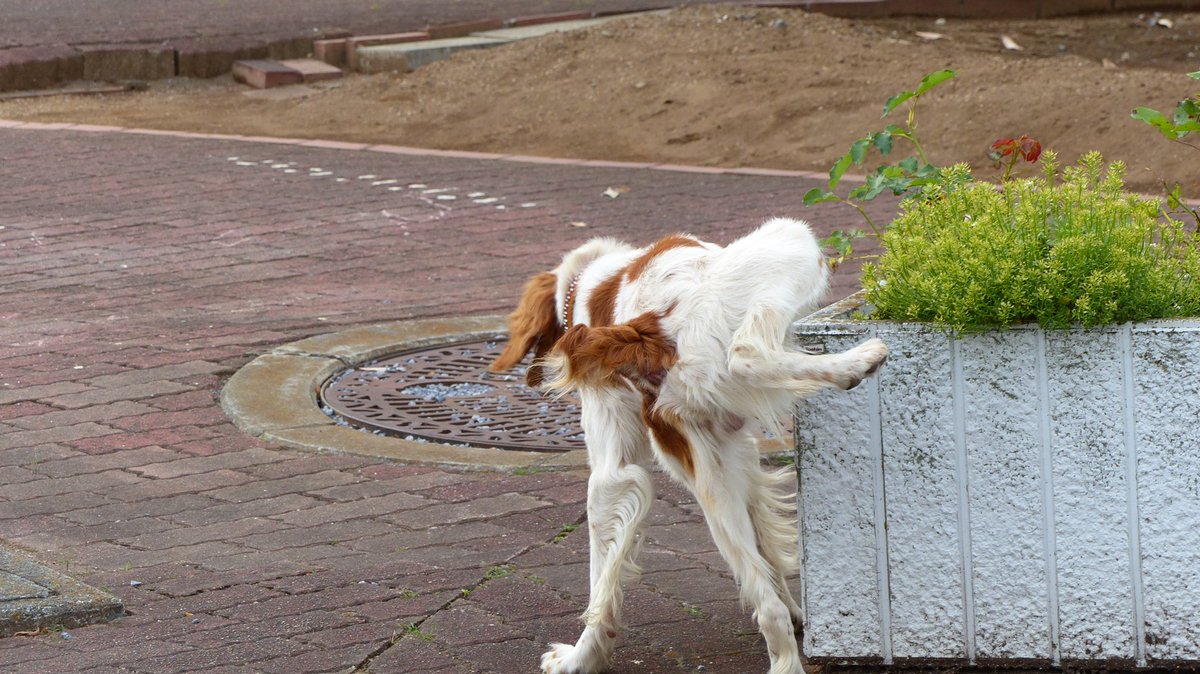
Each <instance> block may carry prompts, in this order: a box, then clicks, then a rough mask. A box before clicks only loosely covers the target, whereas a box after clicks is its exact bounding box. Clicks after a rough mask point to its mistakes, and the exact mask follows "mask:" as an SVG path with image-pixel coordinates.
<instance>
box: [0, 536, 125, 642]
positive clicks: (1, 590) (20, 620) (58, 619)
mask: <svg viewBox="0 0 1200 674" xmlns="http://www.w3.org/2000/svg"><path fill="white" fill-rule="evenodd" d="M124 613H125V607H124V605H123V604H122V603H121V600H120V599H117V598H116V597H114V596H112V595H111V594H108V593H107V592H102V591H100V590H97V589H96V588H94V587H91V586H89V585H85V584H84V583H81V582H79V581H78V580H75V579H74V578H71V577H70V576H67V575H64V574H61V573H59V572H57V571H55V570H53V569H51V568H49V567H46V566H44V565H42V564H40V563H38V562H37V561H36V560H35V559H33V558H32V557H30V556H28V555H26V554H25V553H23V552H21V551H19V550H17V549H16V548H13V547H11V546H8V545H5V544H4V543H3V542H0V637H7V636H12V635H14V634H17V633H19V632H36V631H38V630H42V629H46V628H54V629H59V628H60V627H79V626H81V625H88V624H91V623H95V622H104V621H108V620H112V619H114V618H118V617H120V616H122V615H124Z"/></svg>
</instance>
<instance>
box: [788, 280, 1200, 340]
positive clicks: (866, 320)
mask: <svg viewBox="0 0 1200 674" xmlns="http://www.w3.org/2000/svg"><path fill="white" fill-rule="evenodd" d="M866 298H867V291H865V290H859V291H857V292H855V293H854V294H852V295H848V296H847V297H844V298H842V299H840V300H838V301H836V302H834V303H833V304H830V305H828V306H826V307H824V308H822V309H818V310H817V311H815V312H813V313H811V314H809V315H807V316H805V317H803V318H800V319H797V320H796V321H795V322H794V323H793V324H792V333H793V335H805V334H814V333H820V334H866V333H868V332H869V331H871V330H872V329H877V328H879V327H882V326H887V328H888V329H889V330H893V331H914V332H929V331H933V332H943V333H946V334H950V332H951V331H950V330H948V329H946V328H944V327H941V326H938V325H936V324H934V323H930V322H926V321H895V320H886V319H877V318H871V317H870V316H864V317H855V315H854V314H855V313H856V312H858V311H860V310H866V311H868V312H869V311H870V310H871V308H872V307H871V306H870V305H869V304H867V300H866ZM1127 326H1128V328H1131V329H1132V330H1133V332H1138V333H1154V332H1200V317H1196V318H1156V319H1151V320H1146V321H1137V322H1132V323H1129V322H1126V323H1110V324H1107V325H1100V326H1094V327H1090V328H1085V327H1083V326H1079V325H1076V326H1072V327H1070V328H1043V327H1042V326H1040V325H1038V324H1036V323H1020V324H1017V325H1010V326H1007V327H1005V328H992V329H989V330H985V331H984V332H985V333H987V332H993V331H1001V330H1003V331H1008V330H1045V331H1047V332H1053V333H1115V332H1120V331H1121V330H1123V329H1127Z"/></svg>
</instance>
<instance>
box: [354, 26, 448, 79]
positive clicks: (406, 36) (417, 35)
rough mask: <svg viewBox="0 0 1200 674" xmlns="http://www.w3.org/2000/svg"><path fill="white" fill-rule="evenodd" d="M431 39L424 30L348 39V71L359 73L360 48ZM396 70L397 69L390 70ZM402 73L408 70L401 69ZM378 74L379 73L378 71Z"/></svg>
mask: <svg viewBox="0 0 1200 674" xmlns="http://www.w3.org/2000/svg"><path fill="white" fill-rule="evenodd" d="M428 39H430V37H429V33H427V32H425V31H423V30H415V31H410V32H407V33H387V34H383V35H360V36H358V37H350V38H347V39H346V47H345V49H346V54H345V59H346V70H349V71H351V72H356V71H358V67H359V63H358V49H359V47H377V46H379V45H386V44H404V43H406V42H422V41H425V40H428ZM389 70H396V68H389ZM399 70H400V71H401V72H407V70H404V69H399ZM376 72H378V71H376Z"/></svg>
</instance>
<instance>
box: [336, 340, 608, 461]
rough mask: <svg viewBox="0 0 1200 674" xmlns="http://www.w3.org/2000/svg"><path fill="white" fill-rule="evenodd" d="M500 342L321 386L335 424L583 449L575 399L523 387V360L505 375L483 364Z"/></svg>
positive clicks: (401, 361)
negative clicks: (336, 421)
mask: <svg viewBox="0 0 1200 674" xmlns="http://www.w3.org/2000/svg"><path fill="white" fill-rule="evenodd" d="M503 346H504V342H503V341H500V340H480V341H472V342H460V343H454V344H443V345H439V346H435V347H429V348H425V349H421V350H416V351H407V352H404V353H400V354H396V355H392V356H388V357H386V358H383V359H380V360H376V361H373V362H370V363H366V364H363V365H360V366H358V367H354V368H351V369H348V370H345V371H343V372H341V373H339V374H337V375H335V376H334V377H333V378H331V379H330V380H329V381H327V382H326V383H325V385H324V386H322V387H321V404H322V409H324V410H325V412H326V414H329V415H330V416H332V417H334V419H336V420H338V421H339V423H346V424H348V425H351V426H357V427H359V428H363V429H366V430H370V431H374V432H377V433H383V434H386V435H395V436H400V437H412V438H420V439H424V440H429V441H433V442H440V443H449V444H458V445H470V446H474V447H497V448H501V449H514V450H524V451H536V452H568V451H572V450H576V449H584V448H585V445H584V442H583V430H582V429H581V428H580V425H579V401H578V399H577V398H575V397H574V396H564V397H561V398H553V397H548V396H545V395H543V394H541V393H539V392H538V391H536V390H534V389H531V388H529V387H528V386H526V385H525V368H526V367H527V366H528V364H529V363H528V360H526V361H523V362H522V363H521V364H520V365H519V366H517V367H515V368H513V369H512V370H510V371H508V372H502V373H492V372H488V371H487V366H488V364H490V363H491V362H492V361H493V360H495V358H496V356H498V355H499V354H500V350H501V349H502V348H503Z"/></svg>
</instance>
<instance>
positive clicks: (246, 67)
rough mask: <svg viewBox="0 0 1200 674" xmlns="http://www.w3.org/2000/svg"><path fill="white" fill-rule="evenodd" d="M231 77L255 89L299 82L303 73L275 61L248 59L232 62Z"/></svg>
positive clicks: (302, 77) (302, 78) (301, 80)
mask: <svg viewBox="0 0 1200 674" xmlns="http://www.w3.org/2000/svg"><path fill="white" fill-rule="evenodd" d="M233 79H234V80H236V81H238V82H241V83H242V84H248V85H250V86H252V87H254V88H255V89H270V88H271V87H282V86H285V85H288V84H300V83H301V82H303V81H304V74H303V73H301V72H300V71H298V70H295V69H293V68H289V67H287V66H285V65H283V64H281V63H278V62H276V61H267V60H248V61H238V62H236V63H234V64H233Z"/></svg>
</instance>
